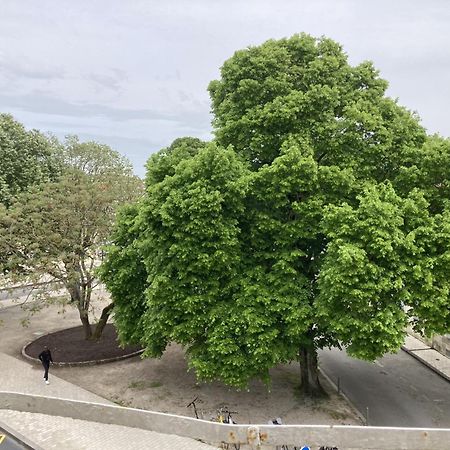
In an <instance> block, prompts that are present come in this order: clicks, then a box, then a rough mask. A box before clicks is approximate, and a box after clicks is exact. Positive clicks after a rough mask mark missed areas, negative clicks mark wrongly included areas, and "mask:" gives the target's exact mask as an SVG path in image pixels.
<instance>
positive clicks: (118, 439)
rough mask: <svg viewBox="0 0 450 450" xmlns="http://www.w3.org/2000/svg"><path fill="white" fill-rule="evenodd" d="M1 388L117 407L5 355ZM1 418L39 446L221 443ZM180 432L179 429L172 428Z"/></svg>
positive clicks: (10, 415)
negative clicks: (48, 382) (44, 375)
mask: <svg viewBox="0 0 450 450" xmlns="http://www.w3.org/2000/svg"><path fill="white" fill-rule="evenodd" d="M0 368H1V370H0V390H2V391H11V392H20V393H28V394H34V395H42V396H49V397H58V398H62V399H72V400H80V401H84V402H94V403H103V404H109V405H112V404H113V403H112V402H109V401H108V400H105V399H104V398H102V397H99V396H98V395H95V394H93V393H91V392H89V391H87V390H85V389H83V388H81V387H79V386H75V385H73V384H71V383H68V382H66V381H64V380H62V379H60V378H58V377H56V376H53V375H52V373H51V368H50V376H49V381H50V384H49V385H46V384H45V383H44V380H43V370H42V369H41V367H39V366H33V365H31V364H29V363H28V362H25V361H21V360H19V359H16V358H13V357H12V356H8V355H6V354H4V353H0ZM0 421H1V422H4V423H5V424H6V425H8V427H10V429H12V430H16V431H17V432H19V433H20V434H21V435H22V436H24V437H25V438H26V439H27V441H28V442H27V443H32V444H33V447H36V448H39V449H43V450H47V449H58V450H60V449H64V450H71V449H73V450H84V449H86V450H94V449H95V450H97V449H98V450H103V449H105V448H107V449H110V450H116V449H117V450H119V449H120V450H124V449H136V448H148V449H155V450H156V449H158V450H172V449H181V450H213V449H216V448H217V447H215V446H210V445H207V444H203V443H201V442H198V441H195V440H193V439H189V438H184V437H180V436H176V435H173V434H161V433H156V432H153V431H148V430H141V429H137V428H130V427H125V426H119V425H107V424H100V423H96V422H89V421H85V420H74V419H71V418H67V417H58V416H49V415H44V414H36V413H28V412H19V411H11V410H0ZM168 431H173V432H176V430H168Z"/></svg>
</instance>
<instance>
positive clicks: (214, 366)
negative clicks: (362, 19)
mask: <svg viewBox="0 0 450 450" xmlns="http://www.w3.org/2000/svg"><path fill="white" fill-rule="evenodd" d="M386 88H387V82H386V81H384V80H382V79H381V78H380V77H379V74H378V72H377V71H376V70H375V68H374V67H373V65H372V64H371V63H370V62H363V63H361V64H359V65H357V66H356V67H352V66H350V65H349V64H348V62H347V56H346V55H345V53H344V52H343V51H342V48H341V47H340V46H339V45H338V44H337V43H335V42H333V41H332V40H330V39H326V38H321V39H315V38H313V37H311V36H309V35H305V34H301V35H295V36H293V37H292V38H289V39H282V40H278V41H275V40H271V41H268V42H266V43H264V44H262V45H261V46H258V47H250V48H247V49H245V50H241V51H238V52H236V53H235V54H234V56H233V57H231V58H230V59H229V60H228V61H226V62H225V63H224V65H223V67H222V69H221V78H220V79H219V80H216V81H213V82H211V84H210V86H209V91H210V94H211V99H212V106H213V113H214V121H213V125H214V129H215V140H214V142H213V143H210V144H207V145H204V146H200V147H198V146H194V145H192V142H190V141H188V140H184V141H183V140H181V141H179V142H177V143H174V144H173V146H172V147H170V149H171V150H170V151H168V150H167V149H164V150H162V151H161V152H160V153H159V154H158V155H156V156H154V157H152V158H151V159H150V160H149V162H148V164H147V170H148V176H147V190H146V195H145V196H144V198H143V199H142V201H141V202H140V203H139V204H137V205H135V207H134V208H133V209H132V210H129V211H128V213H124V215H123V216H121V220H119V224H118V225H117V227H116V231H115V234H114V235H113V238H112V243H113V245H112V246H111V247H110V250H109V252H110V253H109V257H108V258H107V260H106V262H105V264H104V265H103V268H102V278H103V280H104V281H105V283H106V285H107V287H108V288H109V289H110V290H111V293H112V296H113V299H114V301H115V303H116V305H120V306H117V309H116V320H117V324H118V326H119V330H120V335H121V337H122V339H123V340H124V341H133V342H140V343H142V344H143V345H145V347H146V352H145V354H146V355H147V356H159V355H161V354H162V352H163V351H164V349H165V348H166V346H167V344H168V343H169V342H171V341H175V342H179V343H181V344H183V345H184V346H185V347H186V349H187V354H188V357H189V364H190V366H191V367H193V368H194V369H195V371H196V373H197V375H198V376H199V377H200V378H202V379H206V380H211V379H220V380H223V381H224V382H226V383H228V384H231V385H236V386H243V385H246V384H247V383H248V381H249V380H250V379H251V378H253V377H255V376H257V377H261V378H263V379H265V380H268V373H269V372H268V371H269V369H270V368H271V367H273V366H275V365H276V364H278V363H282V362H288V361H292V360H299V361H300V365H301V379H302V386H303V389H304V390H305V392H316V391H318V390H320V385H319V382H318V376H317V349H320V348H323V347H324V346H331V345H345V346H346V347H347V348H348V350H349V352H350V353H351V354H352V355H354V356H357V357H360V358H365V359H368V360H373V359H375V358H377V357H379V356H381V355H383V354H385V353H386V352H389V351H396V350H397V349H398V348H399V347H400V345H401V343H402V341H403V339H404V336H405V328H406V325H407V324H408V322H409V321H410V322H411V324H412V326H413V327H415V329H416V330H417V331H419V332H422V333H425V334H430V333H433V332H440V333H442V332H445V331H446V330H449V328H450V309H449V292H450V291H449V289H450V285H449V282H448V280H447V277H446V273H448V270H449V269H450V267H449V263H450V252H449V249H450V247H449V246H450V239H449V238H450V235H449V234H448V232H449V227H450V225H449V220H448V219H449V207H448V200H449V197H448V179H449V178H448V176H447V172H446V171H447V170H448V169H447V167H448V165H447V166H445V167H441V164H442V163H443V162H445V161H447V160H448V158H449V156H450V147H449V145H448V140H445V139H442V138H440V137H437V136H436V137H427V135H426V133H425V130H424V129H423V128H422V127H421V125H420V124H419V119H418V117H417V116H416V115H415V114H413V113H411V112H409V111H407V110H406V109H405V108H403V107H401V106H399V105H398V104H397V102H396V101H394V100H392V99H390V98H389V97H387V96H386V95H385V91H386ZM183 142H184V144H183V145H182V143H183ZM179 147H180V148H182V150H180V151H178V150H177V149H178V148H179ZM189 147H190V148H191V150H190V151H189V150H188V148H189ZM170 155H178V156H179V157H178V156H177V157H173V158H172V157H170ZM130 258H131V259H133V260H134V261H135V262H136V264H138V267H139V270H136V266H135V265H130V264H129V261H130ZM137 261H138V263H137ZM137 274H139V275H138V276H137ZM129 283H130V285H131V286H132V287H133V288H132V289H130V291H129V292H127V289H126V286H127V284H129Z"/></svg>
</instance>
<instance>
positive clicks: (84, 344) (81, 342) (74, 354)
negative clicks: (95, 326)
mask: <svg viewBox="0 0 450 450" xmlns="http://www.w3.org/2000/svg"><path fill="white" fill-rule="evenodd" d="M45 346H47V347H48V348H49V349H50V350H51V352H52V358H53V362H55V363H59V362H62V363H64V362H80V361H83V362H85V361H98V360H101V359H113V358H117V357H121V356H124V355H129V354H130V353H134V352H137V351H138V350H140V349H141V347H140V346H139V345H128V346H126V347H124V348H121V347H120V346H119V345H118V343H117V333H116V329H115V327H114V324H112V323H108V324H106V326H105V328H104V330H103V333H102V335H101V337H100V339H98V340H96V341H91V340H89V341H88V340H86V339H85V338H84V333H83V327H82V326H81V325H80V326H77V327H73V328H65V329H63V330H59V331H56V332H55V333H50V334H45V335H44V336H41V337H39V338H37V339H36V340H35V341H33V342H32V343H31V344H30V345H28V346H27V347H26V349H25V353H26V354H27V355H28V356H31V357H33V358H38V356H39V353H41V351H42V349H43V348H44V347H45Z"/></svg>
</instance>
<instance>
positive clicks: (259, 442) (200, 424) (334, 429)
mask: <svg viewBox="0 0 450 450" xmlns="http://www.w3.org/2000/svg"><path fill="white" fill-rule="evenodd" d="M0 409H10V410H15V411H24V412H31V413H41V414H47V415H53V416H62V417H71V418H73V419H80V420H88V421H92V422H99V423H107V424H115V425H123V426H127V427H134V428H140V429H144V430H151V431H156V432H160V433H166V434H176V435H179V436H185V437H190V438H193V439H200V440H202V441H205V442H211V443H219V442H229V443H237V442H239V443H241V444H247V445H248V447H247V448H252V449H259V448H273V447H274V446H276V445H282V444H285V445H297V446H299V445H308V446H309V447H311V448H319V447H321V446H324V447H330V448H331V447H337V448H338V449H339V450H349V449H373V450H375V449H376V450H448V448H449V442H450V429H438V428H435V429H434V428H431V429H424V428H390V427H363V426H342V425H227V424H220V423H214V422H208V421H204V420H197V419H193V418H189V417H183V416H176V415H173V414H164V413H158V412H153V411H144V410H139V409H133V408H123V407H121V406H109V405H102V404H99V403H87V402H80V401H76V400H65V399H59V398H52V397H42V396H36V395H29V394H21V393H16V392H0ZM241 448H243V446H242V447H241Z"/></svg>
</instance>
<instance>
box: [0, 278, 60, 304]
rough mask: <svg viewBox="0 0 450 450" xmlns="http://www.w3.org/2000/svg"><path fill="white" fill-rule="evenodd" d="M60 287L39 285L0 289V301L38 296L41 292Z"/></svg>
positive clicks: (52, 284)
mask: <svg viewBox="0 0 450 450" xmlns="http://www.w3.org/2000/svg"><path fill="white" fill-rule="evenodd" d="M59 288H60V286H59V285H58V283H56V282H53V283H40V284H37V285H35V286H34V287H33V286H23V287H15V288H12V289H4V288H2V289H0V301H2V300H9V299H18V298H21V297H26V296H27V295H31V294H33V295H34V294H38V293H41V292H46V291H48V290H50V289H51V290H55V289H59Z"/></svg>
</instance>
